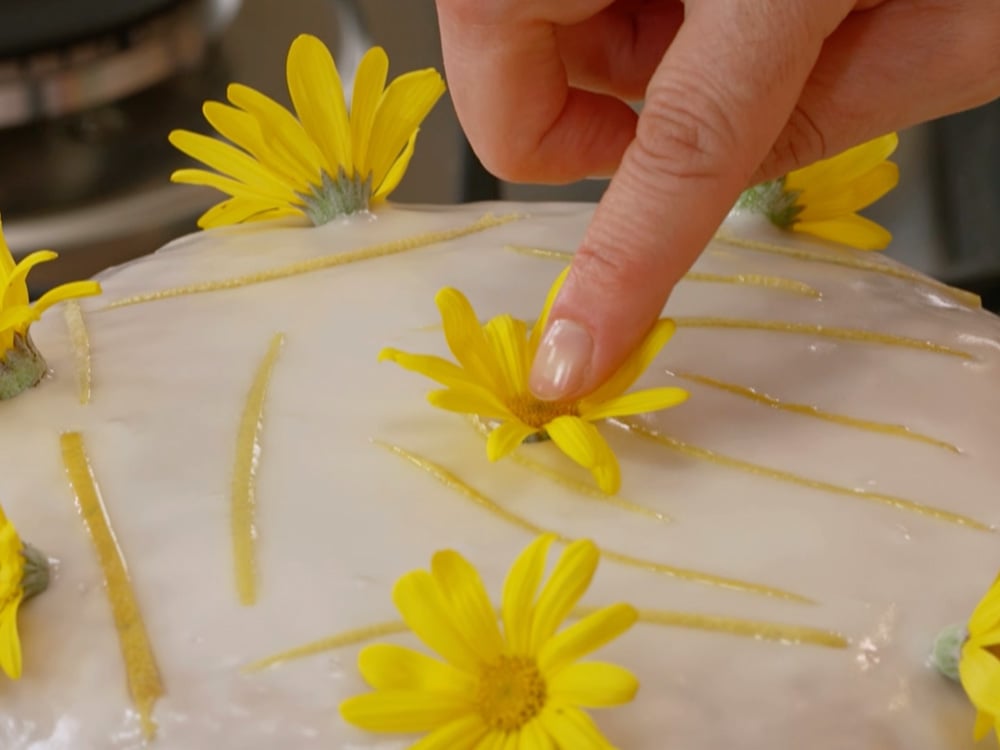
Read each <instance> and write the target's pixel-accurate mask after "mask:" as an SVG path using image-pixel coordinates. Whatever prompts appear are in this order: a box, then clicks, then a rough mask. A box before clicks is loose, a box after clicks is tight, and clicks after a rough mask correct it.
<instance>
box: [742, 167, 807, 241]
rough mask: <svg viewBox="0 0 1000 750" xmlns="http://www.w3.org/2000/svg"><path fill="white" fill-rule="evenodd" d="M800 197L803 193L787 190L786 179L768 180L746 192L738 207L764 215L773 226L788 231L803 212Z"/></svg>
mask: <svg viewBox="0 0 1000 750" xmlns="http://www.w3.org/2000/svg"><path fill="white" fill-rule="evenodd" d="M800 197H801V193H799V192H798V191H797V190H786V189H785V180H784V178H781V179H780V180H768V181H767V182H762V183H760V184H759V185H754V186H753V187H752V188H747V189H746V190H744V191H743V194H742V195H740V198H739V200H738V201H737V202H736V207H737V208H740V209H742V210H744V211H751V212H753V213H757V214H764V216H766V217H767V218H768V219H770V221H771V223H772V224H774V225H776V226H779V227H781V228H782V229H787V228H788V227H790V226H791V225H792V224H794V223H795V220H796V218H797V217H798V215H799V214H800V213H801V212H802V209H803V206H802V205H801V204H800V203H799V202H798V201H799V198H800Z"/></svg>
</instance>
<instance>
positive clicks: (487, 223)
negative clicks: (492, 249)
mask: <svg viewBox="0 0 1000 750" xmlns="http://www.w3.org/2000/svg"><path fill="white" fill-rule="evenodd" d="M520 218H522V217H521V216H520V215H519V214H506V215H503V216H494V215H493V214H486V215H485V216H483V217H481V218H480V219H478V220H476V221H474V222H472V223H471V224H467V225H466V226H463V227H456V228H455V229H445V230H441V231H438V232H425V233H424V234H418V235H415V236H413V237H406V238H403V239H400V240H392V241H391V242H384V243H382V244H379V245H371V246H370V247H364V248H361V249H359V250H351V251H348V252H345V253H337V254H336V255H324V256H323V257H321V258H313V259H311V260H304V261H301V262H299V263H292V264H289V265H286V266H279V267H278V268H271V269H268V270H266V271H258V272H256V273H250V274H246V275H243V276H235V277H232V278H229V279H219V280H217V281H203V282H200V283H197V284H189V285H187V286H178V287H172V288H170V289H161V290H159V291H155V292H147V293H145V294H136V295H133V296H131V297H124V298H123V299H120V300H116V301H114V302H112V303H111V304H110V305H108V306H107V307H105V308H102V309H104V310H114V309H117V308H119V307H127V306H129V305H139V304H143V303H145V302H158V301H160V300H165V299H172V298H174V297H183V296H187V295H192V294H207V293H209V292H222V291H226V290H229V289H239V288H241V287H245V286H253V285H254V284H264V283H266V282H269V281H277V280H279V279H287V278H290V277H292V276H300V275H302V274H306V273H312V272H314V271H324V270H326V269H328V268H335V267H337V266H344V265H347V264H349V263H357V262H359V261H363V260H372V259H374V258H384V257H386V256H389V255H398V254H399V253H405V252H408V251H410V250H417V249H419V248H422V247H427V246H428V245H436V244H438V243H440V242H447V241H449V240H454V239H458V238H459V237H465V236H467V235H470V234H475V233H477V232H483V231H485V230H487V229H492V228H493V227H498V226H500V225H502V224H507V223H508V222H511V221H516V220H518V219H520Z"/></svg>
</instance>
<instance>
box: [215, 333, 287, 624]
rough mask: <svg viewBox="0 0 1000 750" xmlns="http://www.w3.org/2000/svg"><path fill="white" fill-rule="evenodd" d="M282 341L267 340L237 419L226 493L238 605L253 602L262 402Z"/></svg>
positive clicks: (277, 337) (276, 338) (278, 338)
mask: <svg viewBox="0 0 1000 750" xmlns="http://www.w3.org/2000/svg"><path fill="white" fill-rule="evenodd" d="M284 342H285V336H284V334H282V333H276V334H275V335H274V337H273V338H272V339H271V344H270V346H269V347H268V350H267V354H265V355H264V359H263V360H261V363H260V365H258V367H257V372H256V374H255V375H254V379H253V384H252V385H251V386H250V393H249V394H248V395H247V400H246V403H245V404H244V406H243V414H242V415H241V416H240V426H239V431H238V432H237V436H236V460H235V463H234V465H233V479H232V486H231V492H230V511H229V512H230V531H231V534H232V541H233V566H234V570H235V573H236V593H237V595H238V596H239V600H240V604H243V605H245V606H250V605H253V604H256V603H257V524H256V513H257V466H258V464H259V462H260V454H261V445H260V432H261V428H262V427H263V424H264V402H265V401H266V400H267V391H268V387H269V385H270V383H271V373H272V372H273V371H274V365H275V363H276V362H277V361H278V355H279V354H281V347H282V345H283V344H284Z"/></svg>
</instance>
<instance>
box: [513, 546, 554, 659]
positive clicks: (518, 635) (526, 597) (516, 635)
mask: <svg viewBox="0 0 1000 750" xmlns="http://www.w3.org/2000/svg"><path fill="white" fill-rule="evenodd" d="M554 541H555V536H554V535H553V534H542V535H541V536H539V537H537V538H536V539H535V540H534V541H533V542H532V543H531V544H529V545H528V546H527V547H526V548H525V549H524V551H523V552H522V553H521V554H520V555H518V558H517V560H515V561H514V564H513V565H512V566H511V568H510V572H509V573H508V574H507V580H505V581H504V585H503V607H502V612H503V628H504V635H505V636H506V638H507V644H508V645H509V646H510V649H511V651H512V652H513V653H515V654H517V653H524V652H525V651H527V649H528V643H529V641H530V638H531V619H532V613H533V610H534V603H535V592H536V591H538V585H539V583H541V581H542V575H543V574H544V573H545V560H546V558H547V557H548V554H549V548H550V547H551V546H552V542H554Z"/></svg>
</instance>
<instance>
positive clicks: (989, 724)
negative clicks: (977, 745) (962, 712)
mask: <svg viewBox="0 0 1000 750" xmlns="http://www.w3.org/2000/svg"><path fill="white" fill-rule="evenodd" d="M994 728H995V729H996V730H997V736H998V737H1000V719H994V718H993V717H992V716H990V715H989V714H988V713H986V712H985V711H979V712H977V713H976V726H975V728H973V730H972V739H974V740H975V741H976V742H980V741H982V740H983V739H985V738H986V735H988V734H989V733H990V730H991V729H994Z"/></svg>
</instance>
